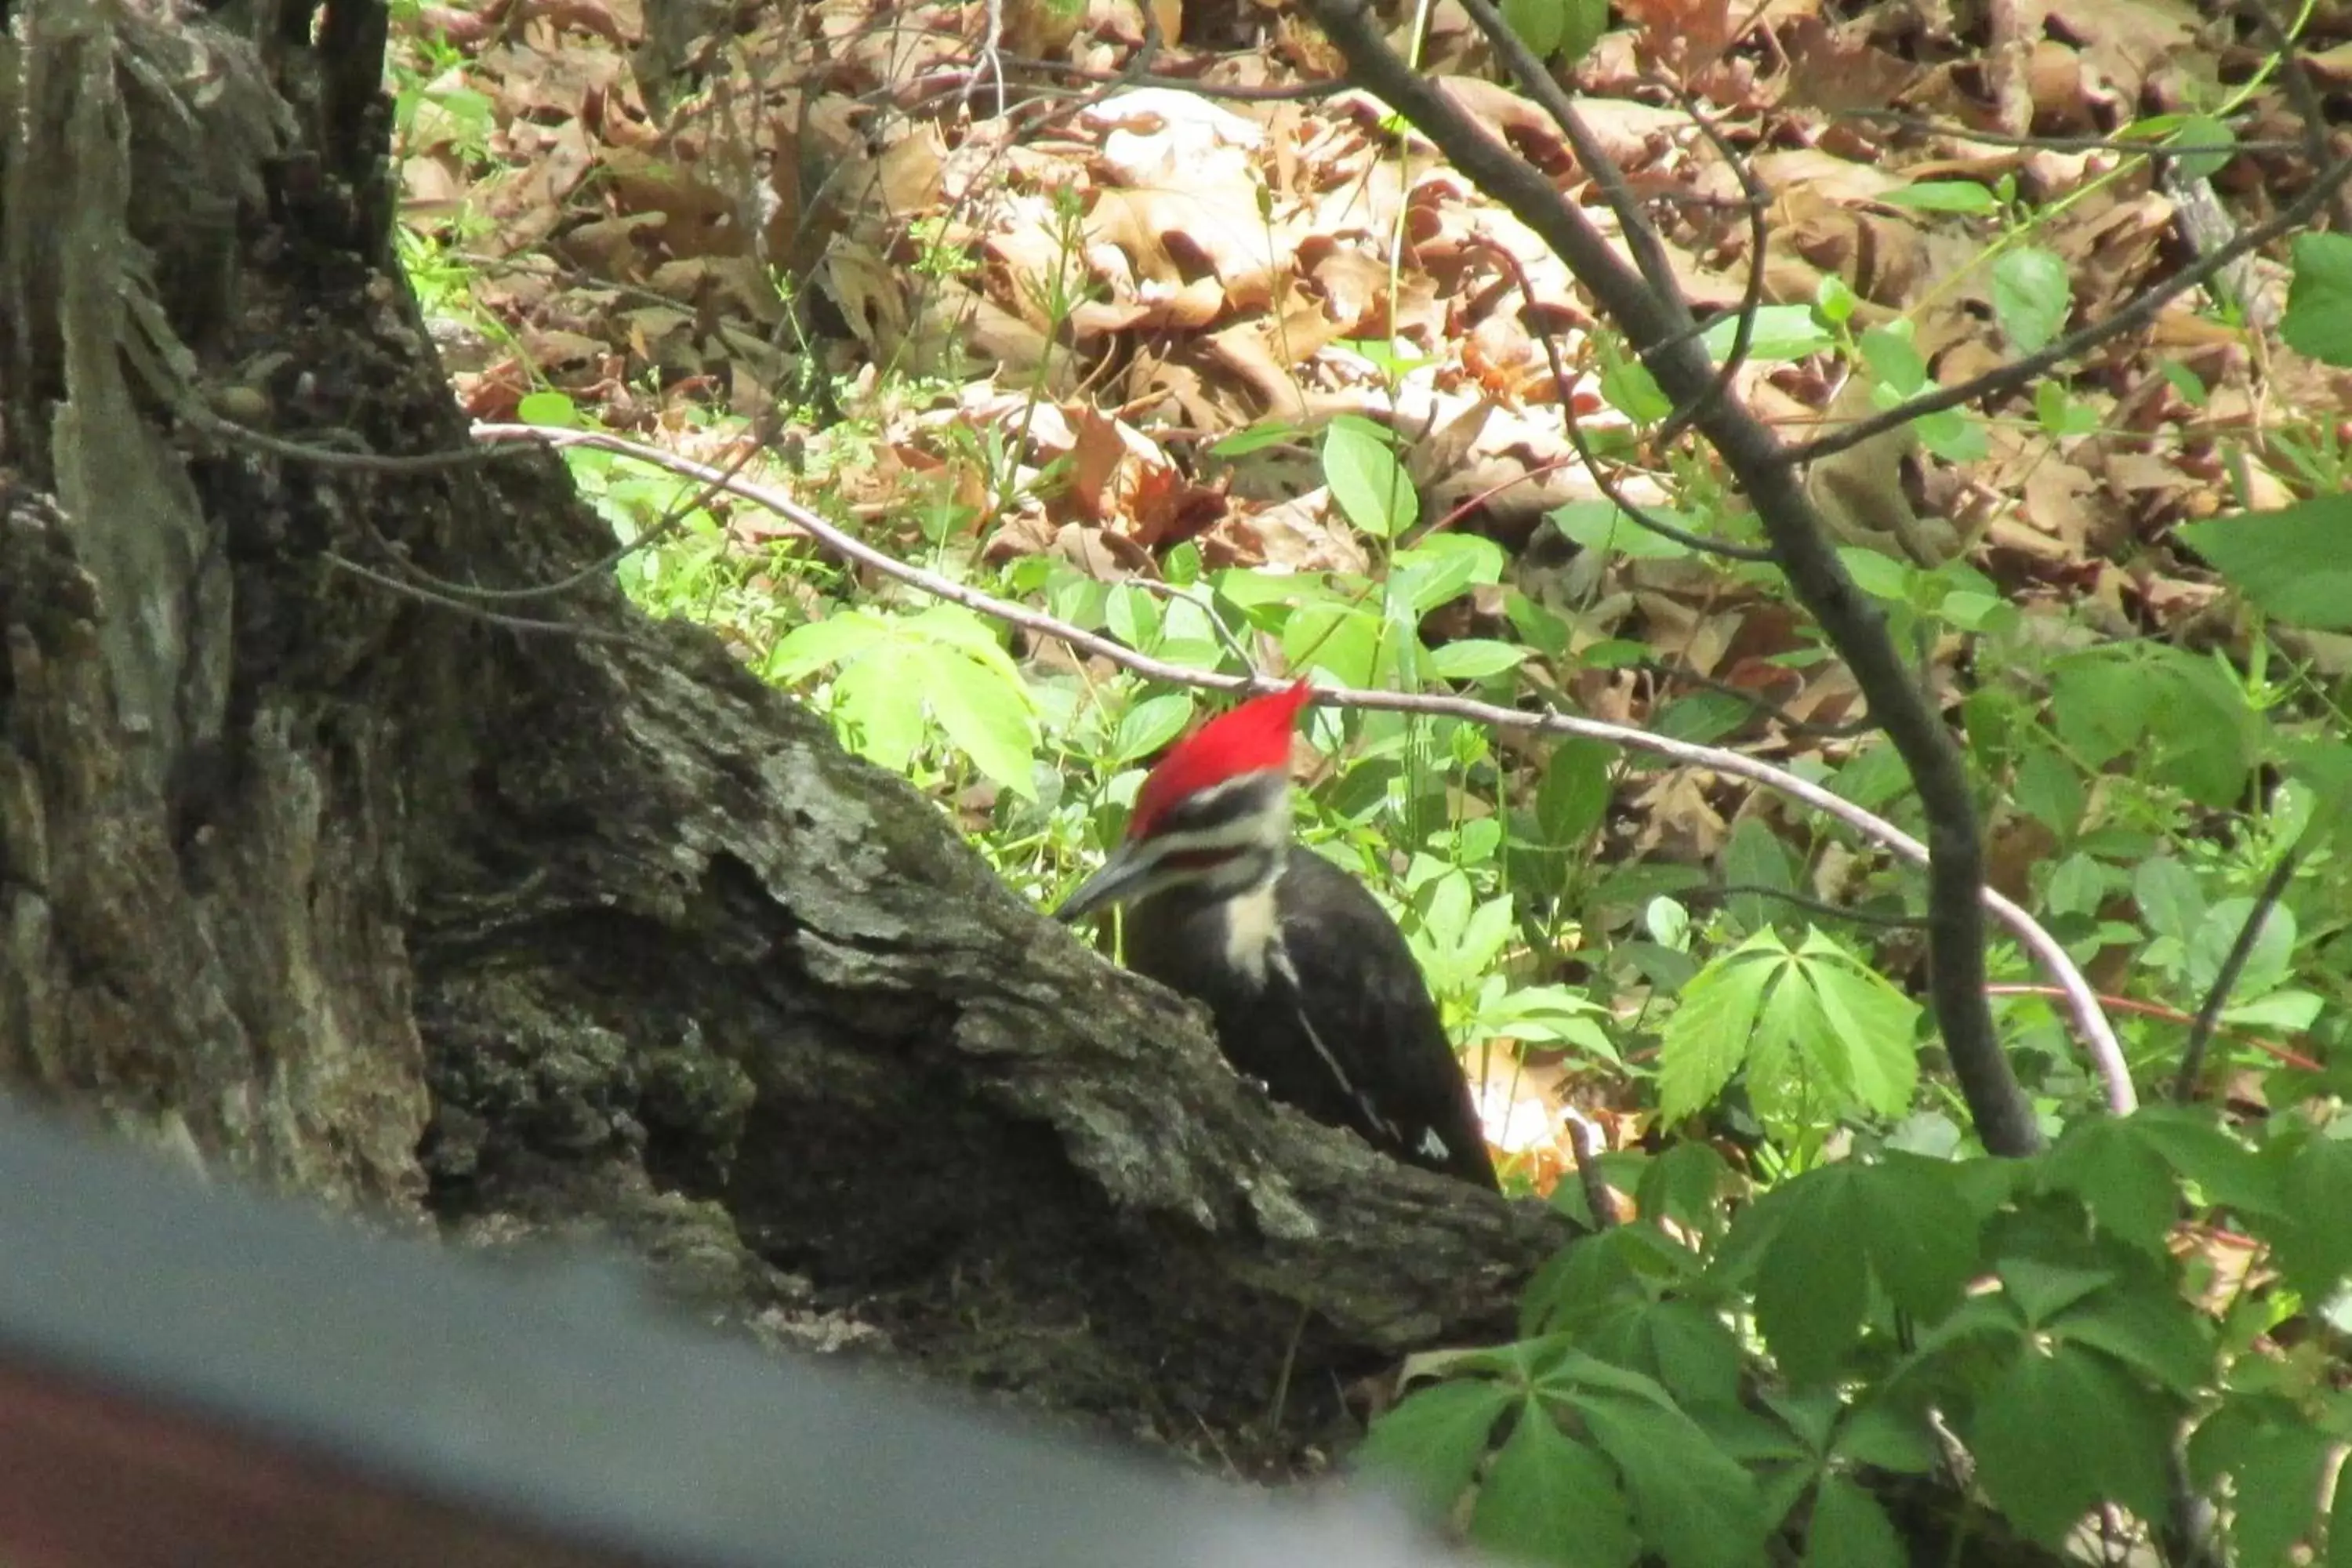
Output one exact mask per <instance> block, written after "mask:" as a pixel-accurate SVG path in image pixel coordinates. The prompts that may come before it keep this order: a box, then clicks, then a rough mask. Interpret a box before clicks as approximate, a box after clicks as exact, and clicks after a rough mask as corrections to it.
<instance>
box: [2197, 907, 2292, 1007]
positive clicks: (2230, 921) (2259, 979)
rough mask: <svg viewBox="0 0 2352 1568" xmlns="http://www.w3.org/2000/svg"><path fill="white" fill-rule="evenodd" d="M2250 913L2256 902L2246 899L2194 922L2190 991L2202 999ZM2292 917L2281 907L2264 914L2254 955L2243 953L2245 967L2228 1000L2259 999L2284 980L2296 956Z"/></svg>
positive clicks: (2217, 908) (2256, 937) (2288, 910)
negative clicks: (2196, 922)
mask: <svg viewBox="0 0 2352 1568" xmlns="http://www.w3.org/2000/svg"><path fill="white" fill-rule="evenodd" d="M2253 912H2254V900H2252V899H2245V898H2235V899H2223V900H2221V902H2219V903H2217V904H2215V905H2214V906H2213V907H2212V908H2211V909H2210V910H2206V911H2205V918H2204V919H2203V920H2202V921H2200V922H2198V926H2197V934H2196V935H2195V936H2194V937H2192V938H2191V939H2190V940H2189V989H2190V990H2191V991H2193V992H2195V993H2197V994H2198V995H2200V996H2202V995H2204V994H2205V993H2207V992H2208V991H2210V990H2211V989H2212V988H2213V985H2214V983H2215V982H2216V981H2218V980H2219V979H2220V978H2221V964H2222V962H2223V961H2224V960H2225V959H2227V958H2228V957H2229V955H2230V949H2231V947H2233V946H2235V945H2236V944H2237V941H2238V936H2239V933H2240V932H2241V931H2243V930H2244V929H2245V927H2246V922H2247V921H2249V920H2251V919H2252V916H2253ZM2294 943H2295V925H2294V910H2290V909H2288V908H2287V907H2286V906H2285V905H2284V904H2283V903H2276V904H2273V905H2272V906H2271V907H2270V908H2269V909H2267V910H2263V923H2262V929H2261V931H2258V932H2257V933H2256V934H2255V937H2254V945H2253V951H2252V952H2249V953H2247V955H2246V964H2245V967H2244V968H2243V969H2242V970H2240V971H2239V972H2238V977H2237V983H2236V984H2235V985H2234V986H2233V987H2232V988H2231V995H2233V996H2240V997H2252V996H2260V995H2262V994H2263V993H2265V992H2267V991H2270V990H2272V989H2273V988H2274V987H2276V986H2277V985H2278V984H2279V983H2280V982H2281V981H2283V980H2284V979H2285V978H2286V975H2287V967H2288V964H2289V963H2290V962H2291V961H2292V960H2293V959H2294Z"/></svg>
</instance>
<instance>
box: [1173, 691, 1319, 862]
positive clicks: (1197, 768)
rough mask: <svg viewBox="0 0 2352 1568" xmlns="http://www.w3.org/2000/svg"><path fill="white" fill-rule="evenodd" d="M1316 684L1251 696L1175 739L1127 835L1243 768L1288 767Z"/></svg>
mask: <svg viewBox="0 0 2352 1568" xmlns="http://www.w3.org/2000/svg"><path fill="white" fill-rule="evenodd" d="M1311 691H1312V688H1311V687H1309V686H1308V685H1307V682H1305V681H1303V680H1302V681H1300V682H1298V683H1297V685H1295V686H1292V687H1289V688H1287V689H1285V690H1281V691H1276V692H1274V693H1272V694H1271V695H1268V696H1265V697H1253V698H1252V699H1250V700H1248V701H1247V702H1244V703H1243V704H1242V705H1241V706H1240V707H1238V708H1236V709H1234V710H1233V711H1232V712H1230V713H1221V714H1219V715H1218V716H1217V717H1216V718H1214V719H1212V720H1210V721H1208V722H1207V723H1205V724H1203V725H1202V726H1201V727H1200V728H1199V729H1197V730H1195V731H1192V733H1191V734H1189V735H1187V736H1185V737H1184V738H1183V739H1182V740H1181V741H1179V742H1176V744H1175V745H1174V746H1172V747H1171V748H1170V749H1169V752H1168V754H1167V755H1166V756H1164V757H1162V758H1160V765H1159V766H1158V767H1156V768H1154V769H1152V770H1151V776H1150V777H1149V778H1147V779H1145V780H1144V781H1143V789H1142V791H1141V792H1140V793H1139V794H1138V795H1136V797H1135V812H1134V815H1133V816H1129V818H1128V819H1127V836H1128V837H1129V838H1130V839H1136V838H1141V837H1145V836H1146V835H1148V834H1149V833H1150V832H1151V830H1152V827H1153V826H1154V825H1155V824H1157V823H1158V822H1159V820H1160V816H1161V814H1163V813H1164V812H1166V811H1167V809H1168V808H1169V807H1170V806H1171V805H1175V804H1176V803H1177V802H1178V801H1180V800H1182V799H1184V798H1185V797H1186V796H1188V795H1198V794H1199V793H1200V792H1201V791H1202V790H1204V789H1209V788H1211V787H1213V786H1214V785H1217V784H1223V783H1224V782H1225V781H1226V780H1227V779H1230V778H1238V777H1240V776H1241V775H1242V774H1244V773H1263V772H1265V770H1267V769H1269V768H1283V767H1287V766H1288V765H1289V763H1290V731H1291V728H1292V726H1293V725H1295V724H1297V721H1298V710H1300V709H1301V708H1304V707H1306V706H1307V697H1308V695H1309V694H1310V692H1311Z"/></svg>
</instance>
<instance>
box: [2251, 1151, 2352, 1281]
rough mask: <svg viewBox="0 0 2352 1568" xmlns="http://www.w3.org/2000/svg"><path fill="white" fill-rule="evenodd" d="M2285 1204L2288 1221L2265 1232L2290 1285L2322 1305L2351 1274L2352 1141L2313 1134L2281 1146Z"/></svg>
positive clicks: (2283, 1205)
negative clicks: (2346, 1217)
mask: <svg viewBox="0 0 2352 1568" xmlns="http://www.w3.org/2000/svg"><path fill="white" fill-rule="evenodd" d="M2273 1158H2274V1159H2277V1160H2282V1161H2284V1168H2283V1170H2282V1172H2281V1178H2280V1186H2281V1194H2280V1195H2281V1199H2282V1203H2281V1206H2282V1208H2283V1209H2284V1212H2285V1215H2286V1217H2285V1218H2284V1220H2282V1221H2280V1222H2278V1223H2277V1224H2275V1225H2273V1226H2264V1227H2263V1228H2264V1229H2265V1230H2266V1231H2268V1232H2269V1233H2270V1234H2271V1235H2272V1236H2273V1238H2274V1240H2275V1243H2276V1245H2277V1247H2278V1260H2279V1263H2280V1266H2281V1267H2282V1268H2284V1270H2285V1272H2286V1276H2287V1280H2288V1283H2290V1284H2292V1285H2293V1286H2294V1288H2295V1289H2297V1290H2300V1291H2301V1292H2302V1293H2303V1296H2304V1299H2305V1300H2307V1301H2322V1300H2326V1299H2327V1298H2328V1297H2330V1296H2333V1295H2334V1294H2335V1293H2336V1290H2337V1289H2340V1288H2341V1287H2342V1285H2343V1283H2344V1279H2345V1276H2346V1274H2347V1272H2352V1225H2347V1224H2346V1223H2345V1216H2346V1215H2352V1142H2347V1141H2345V1140H2342V1139H2336V1138H2326V1137H2318V1136H2314V1137H2310V1138H2307V1139H2305V1140H2303V1141H2302V1142H2299V1143H2296V1144H2294V1145H2291V1146H2289V1145H2282V1146H2281V1147H2280V1148H2279V1149H2278V1150H2277V1151H2276V1152H2275V1153H2274V1155H2273Z"/></svg>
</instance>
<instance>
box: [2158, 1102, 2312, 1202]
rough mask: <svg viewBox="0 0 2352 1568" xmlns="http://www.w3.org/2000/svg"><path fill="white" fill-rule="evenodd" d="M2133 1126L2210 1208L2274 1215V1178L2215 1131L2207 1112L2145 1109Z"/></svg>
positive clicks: (2276, 1198)
mask: <svg viewBox="0 0 2352 1568" xmlns="http://www.w3.org/2000/svg"><path fill="white" fill-rule="evenodd" d="M2131 1120H2132V1123H2133V1125H2134V1126H2135V1127H2137V1129H2138V1131H2139V1134H2140V1136H2141V1137H2143V1138H2145V1139H2147V1142H2148V1145H2149V1147H2151V1148H2153V1149H2155V1150H2156V1151H2157V1152H2158V1153H2160V1154H2162V1155H2163V1156H2164V1160H2165V1163H2167V1164H2169V1165H2170V1166H2171V1167H2172V1168H2173V1169H2174V1170H2175V1171H2177V1172H2179V1174H2180V1175H2181V1177H2182V1179H2184V1180H2186V1181H2189V1182H2192V1183H2194V1184H2196V1186H2197V1188H2198V1191H2199V1195H2200V1196H2201V1197H2202V1198H2203V1199H2204V1201H2205V1202H2207V1203H2210V1204H2220V1205H2225V1206H2227V1207H2230V1208H2233V1209H2238V1210H2240V1211H2242V1212H2248V1213H2252V1214H2258V1215H2274V1214H2276V1213H2278V1212H2279V1189H2278V1179H2277V1173H2276V1171H2275V1170H2273V1168H2272V1167H2270V1166H2268V1165H2265V1164H2264V1163H2263V1162H2262V1161H2261V1159H2260V1158H2259V1157H2257V1156H2256V1155H2255V1153H2254V1152H2253V1151H2252V1150H2251V1149H2249V1148H2247V1147H2246V1146H2245V1145H2244V1144H2243V1143H2241V1142H2238V1140H2237V1139H2235V1138H2233V1137H2231V1135H2230V1134H2229V1133H2228V1132H2225V1131H2222V1130H2221V1127H2220V1126H2218V1125H2217V1124H2216V1123H2215V1121H2214V1119H2213V1113H2212V1112H2211V1111H2210V1110H2202V1109H2198V1108H2192V1107H2188V1106H2174V1105H2145V1106H2142V1107H2141V1108H2140V1109H2139V1110H2137V1111H2135V1112H2133V1113H2132V1118H2131Z"/></svg>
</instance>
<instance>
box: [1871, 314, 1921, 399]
mask: <svg viewBox="0 0 2352 1568" xmlns="http://www.w3.org/2000/svg"><path fill="white" fill-rule="evenodd" d="M1855 346H1856V347H1857V348H1859V349H1860V350H1861V351H1862V358H1863V363H1865V364H1867V365H1868V366H1869V367H1870V372H1871V375H1872V376H1873V377H1874V379H1875V380H1876V382H1877V384H1878V387H1879V392H1878V396H1879V398H1880V399H1881V401H1882V402H1884V401H1885V400H1886V399H1887V398H1888V397H1889V396H1890V395H1891V396H1892V399H1893V402H1894V403H1900V402H1902V401H1903V399H1905V398H1906V397H1909V396H1911V395H1913V394H1915V393H1916V392H1917V391H1918V390H1919V389H1920V388H1921V387H1923V386H1925V385H1927V358H1926V356H1925V355H1923V354H1921V353H1920V352H1919V347H1918V345H1917V344H1916V343H1915V342H1912V336H1911V323H1910V322H1908V321H1899V322H1896V323H1895V324H1893V325H1891V326H1885V327H1870V328H1867V329H1865V330H1864V332H1863V334H1862V336H1861V337H1860V338H1859V339H1857V340H1856V342H1855ZM1889 406H1892V404H1889Z"/></svg>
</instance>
